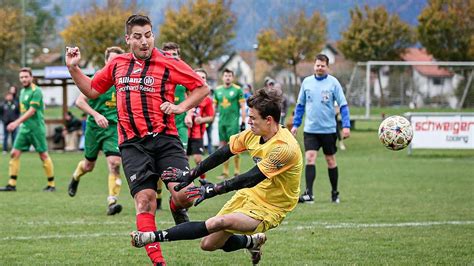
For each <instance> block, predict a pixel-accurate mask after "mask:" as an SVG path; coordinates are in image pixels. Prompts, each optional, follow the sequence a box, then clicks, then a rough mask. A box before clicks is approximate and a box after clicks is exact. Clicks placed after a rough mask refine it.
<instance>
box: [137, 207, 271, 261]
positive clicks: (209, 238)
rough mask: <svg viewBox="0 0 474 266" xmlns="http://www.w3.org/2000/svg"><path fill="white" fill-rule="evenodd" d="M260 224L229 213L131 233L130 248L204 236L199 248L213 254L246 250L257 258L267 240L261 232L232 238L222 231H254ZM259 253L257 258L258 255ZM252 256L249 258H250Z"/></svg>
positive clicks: (238, 214) (242, 215)
mask: <svg viewBox="0 0 474 266" xmlns="http://www.w3.org/2000/svg"><path fill="white" fill-rule="evenodd" d="M261 223H262V221H260V220H256V219H254V218H252V217H249V216H247V215H245V214H243V213H237V212H236V213H229V214H225V215H219V216H215V217H212V218H209V219H207V220H206V221H204V222H186V223H182V224H179V225H176V226H174V227H171V228H169V229H166V230H160V231H155V232H132V233H131V234H130V235H131V237H132V245H133V246H135V247H143V246H144V245H147V244H149V243H154V242H165V241H166V242H168V241H179V240H190V239H198V238H201V237H204V239H203V240H202V241H201V249H203V250H206V251H214V250H217V249H223V250H224V251H226V252H231V251H235V250H239V249H244V248H247V249H249V250H250V251H251V252H252V251H253V252H254V253H255V254H256V255H255V257H257V256H258V259H260V255H261V246H262V245H263V243H265V240H266V237H265V234H263V233H257V234H254V235H234V234H231V233H229V232H226V231H225V230H233V231H240V232H253V231H255V230H256V229H257V227H258V226H259V225H260V224H261ZM257 254H258V255H257ZM253 257H254V256H252V258H253Z"/></svg>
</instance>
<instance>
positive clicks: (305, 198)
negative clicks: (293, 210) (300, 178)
mask: <svg viewBox="0 0 474 266" xmlns="http://www.w3.org/2000/svg"><path fill="white" fill-rule="evenodd" d="M298 203H310V204H313V203H314V196H313V195H310V194H308V193H307V192H305V193H304V194H303V195H301V196H300V197H299V199H298Z"/></svg>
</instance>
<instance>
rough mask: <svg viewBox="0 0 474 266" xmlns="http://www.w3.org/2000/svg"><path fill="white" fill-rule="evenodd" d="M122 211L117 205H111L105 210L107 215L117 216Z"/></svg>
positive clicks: (120, 206)
mask: <svg viewBox="0 0 474 266" xmlns="http://www.w3.org/2000/svg"><path fill="white" fill-rule="evenodd" d="M121 211H122V205H120V204H117V203H112V204H110V205H109V207H108V208H107V215H115V214H119V213H120V212H121Z"/></svg>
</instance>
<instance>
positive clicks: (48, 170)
mask: <svg viewBox="0 0 474 266" xmlns="http://www.w3.org/2000/svg"><path fill="white" fill-rule="evenodd" d="M43 169H44V173H45V174H46V176H47V177H52V176H54V165H53V161H51V157H49V156H48V158H47V159H46V160H44V161H43Z"/></svg>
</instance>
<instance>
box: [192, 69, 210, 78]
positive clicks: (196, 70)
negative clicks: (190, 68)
mask: <svg viewBox="0 0 474 266" xmlns="http://www.w3.org/2000/svg"><path fill="white" fill-rule="evenodd" d="M194 72H196V73H197V72H201V73H204V75H206V79H207V71H206V70H204V68H196V69H194Z"/></svg>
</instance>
